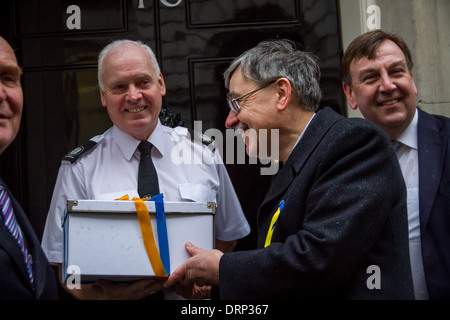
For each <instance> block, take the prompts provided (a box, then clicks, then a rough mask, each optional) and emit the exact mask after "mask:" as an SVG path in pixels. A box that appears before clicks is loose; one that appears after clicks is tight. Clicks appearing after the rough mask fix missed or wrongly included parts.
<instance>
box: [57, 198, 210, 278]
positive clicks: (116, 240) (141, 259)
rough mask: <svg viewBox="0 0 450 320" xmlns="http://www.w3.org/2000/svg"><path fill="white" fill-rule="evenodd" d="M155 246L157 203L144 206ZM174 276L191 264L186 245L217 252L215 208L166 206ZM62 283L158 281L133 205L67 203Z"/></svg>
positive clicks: (203, 204) (181, 204)
mask: <svg viewBox="0 0 450 320" xmlns="http://www.w3.org/2000/svg"><path fill="white" fill-rule="evenodd" d="M145 204H146V205H147V208H148V210H149V213H150V220H151V224H152V229H153V235H154V238H155V243H156V246H157V247H158V250H159V245H158V232H157V224H156V216H155V203H154V202H153V201H145ZM164 209H165V215H166V225H167V237H168V242H169V257H170V272H172V271H174V270H175V269H176V268H177V267H178V266H180V265H181V264H182V263H183V262H184V261H185V260H186V259H188V258H189V254H188V253H187V252H186V249H185V243H186V242H187V241H190V242H192V243H193V244H194V245H196V246H198V247H201V248H203V249H213V248H214V214H215V209H216V204H215V203H211V202H164ZM62 223H63V229H64V259H63V275H62V278H63V281H64V282H65V281H66V280H67V278H68V277H69V276H71V275H74V274H80V275H81V279H80V280H81V283H89V282H92V281H95V280H96V279H107V280H111V281H134V280H137V279H141V278H146V277H152V276H154V275H155V273H154V271H153V268H152V266H151V263H150V260H149V258H148V256H147V252H146V250H145V247H144V243H143V240H142V233H141V229H140V225H139V221H138V217H137V213H136V207H135V205H134V201H122V200H121V201H118V200H113V201H105V200H68V201H67V209H66V213H65V214H64V217H63V221H62Z"/></svg>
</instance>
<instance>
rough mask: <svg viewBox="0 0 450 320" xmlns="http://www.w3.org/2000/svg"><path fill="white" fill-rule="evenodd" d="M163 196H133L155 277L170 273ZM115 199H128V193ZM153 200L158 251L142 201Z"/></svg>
mask: <svg viewBox="0 0 450 320" xmlns="http://www.w3.org/2000/svg"><path fill="white" fill-rule="evenodd" d="M163 199H164V196H163V194H162V193H160V194H158V195H156V196H154V197H152V198H151V199H149V198H142V199H141V198H137V197H135V198H133V199H131V200H133V201H134V205H135V207H136V213H137V216H138V221H139V226H140V228H141V233H142V240H143V242H144V247H145V250H146V252H147V255H148V258H149V260H150V263H151V265H152V268H153V271H154V272H155V276H156V277H157V278H161V279H165V278H167V277H168V276H169V275H170V256H169V241H168V238H167V226H166V215H165V212H164V200H163ZM116 200H130V198H129V196H128V195H125V196H123V197H121V198H118V199H116ZM147 200H150V201H154V202H155V209H156V224H157V228H158V244H159V252H158V248H157V247H156V243H155V237H154V235H153V229H152V223H151V221H150V214H149V212H148V208H147V205H146V204H145V203H144V201H147Z"/></svg>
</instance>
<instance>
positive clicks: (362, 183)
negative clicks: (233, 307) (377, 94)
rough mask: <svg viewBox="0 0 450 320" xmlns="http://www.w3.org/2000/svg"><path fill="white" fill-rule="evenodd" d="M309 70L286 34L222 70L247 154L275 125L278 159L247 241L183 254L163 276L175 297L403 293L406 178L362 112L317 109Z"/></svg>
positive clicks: (314, 77)
mask: <svg viewBox="0 0 450 320" xmlns="http://www.w3.org/2000/svg"><path fill="white" fill-rule="evenodd" d="M319 81H320V69H319V65H318V63H317V61H316V59H315V57H314V56H313V55H311V54H310V53H307V52H303V51H301V50H298V49H297V48H296V45H295V44H294V43H292V42H290V41H287V40H274V41H266V42H262V43H260V44H259V45H258V46H256V47H255V48H253V49H250V50H248V51H247V52H245V53H243V54H242V55H241V56H240V57H238V58H237V59H236V60H234V61H233V62H232V64H231V65H230V67H229V68H228V70H227V71H226V72H225V85H226V87H227V88H228V89H229V95H228V104H229V106H230V108H231V110H230V113H229V115H228V118H227V119H226V126H227V127H228V128H234V129H241V130H242V132H243V137H244V140H245V143H246V145H247V152H249V153H255V154H256V155H258V154H259V150H258V149H257V148H256V146H258V143H259V141H258V140H259V135H258V134H256V135H247V132H249V131H254V132H257V133H258V132H259V131H260V130H263V129H265V130H269V131H271V130H278V131H279V150H278V151H277V152H275V150H269V153H268V154H279V157H278V159H277V160H280V161H281V162H283V163H284V165H283V166H282V168H281V170H280V171H279V173H278V174H277V176H276V177H275V178H274V180H273V182H272V185H271V187H270V189H269V192H268V194H267V196H266V198H265V200H264V201H263V203H262V204H261V206H260V207H259V210H258V231H257V232H258V248H257V249H256V250H251V251H240V252H233V253H225V254H223V253H222V252H220V251H217V250H208V251H205V250H203V249H201V248H198V247H195V246H194V245H192V244H190V243H187V244H186V249H187V251H188V252H189V253H190V254H191V255H192V257H191V258H190V259H188V260H187V261H186V262H185V263H184V264H183V265H182V266H180V267H179V268H178V269H177V270H176V271H174V272H173V273H172V275H171V276H170V278H169V279H168V280H167V281H166V282H165V284H164V286H165V287H166V289H175V290H176V291H177V292H178V293H180V294H183V295H184V296H186V297H196V296H197V290H198V286H202V285H212V286H215V287H214V289H213V297H215V296H216V294H218V296H219V297H220V298H221V299H413V291H412V282H411V272H410V268H409V253H408V230H407V220H406V219H407V217H406V202H405V196H406V193H405V185H404V182H403V179H402V174H401V171H400V168H399V166H398V162H397V160H396V157H395V154H394V152H393V150H392V148H391V147H390V145H391V144H390V141H389V139H388V138H387V137H386V135H385V134H384V133H383V132H382V131H381V130H380V129H378V128H377V127H376V126H374V125H373V124H371V123H370V122H368V121H366V120H364V119H346V118H344V117H342V116H340V115H338V114H337V113H335V112H334V111H333V110H332V109H331V108H324V109H322V110H319V102H320V99H321V91H320V87H319Z"/></svg>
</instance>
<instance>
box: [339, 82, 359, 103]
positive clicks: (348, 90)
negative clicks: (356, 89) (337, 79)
mask: <svg viewBox="0 0 450 320" xmlns="http://www.w3.org/2000/svg"><path fill="white" fill-rule="evenodd" d="M342 89H343V90H344V93H345V95H346V96H347V101H348V105H349V107H350V108H352V109H353V110H356V109H357V108H358V105H357V104H356V101H355V99H354V96H353V89H352V87H351V86H349V85H348V84H346V83H345V82H343V83H342Z"/></svg>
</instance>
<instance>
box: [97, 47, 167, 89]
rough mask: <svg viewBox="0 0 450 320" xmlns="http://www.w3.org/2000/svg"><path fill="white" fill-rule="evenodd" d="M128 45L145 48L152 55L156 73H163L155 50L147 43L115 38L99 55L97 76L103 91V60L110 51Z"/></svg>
mask: <svg viewBox="0 0 450 320" xmlns="http://www.w3.org/2000/svg"><path fill="white" fill-rule="evenodd" d="M127 46H138V47H141V48H142V49H144V51H145V52H147V53H148V55H149V56H150V59H151V61H152V64H153V69H155V73H156V75H159V74H160V73H161V70H160V68H159V64H158V60H157V59H156V56H155V54H154V53H153V50H152V49H151V48H150V47H149V46H148V45H146V44H145V43H143V42H141V41H134V40H126V39H125V40H115V41H113V42H111V43H110V44H108V45H107V46H106V47H104V48H103V50H102V51H101V52H100V54H99V55H98V65H97V68H98V70H97V77H98V85H99V87H100V89H101V90H102V91H104V90H105V86H104V84H103V76H102V75H103V60H104V59H105V57H106V55H108V54H109V53H112V52H114V51H116V50H118V49H120V48H123V47H127Z"/></svg>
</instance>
